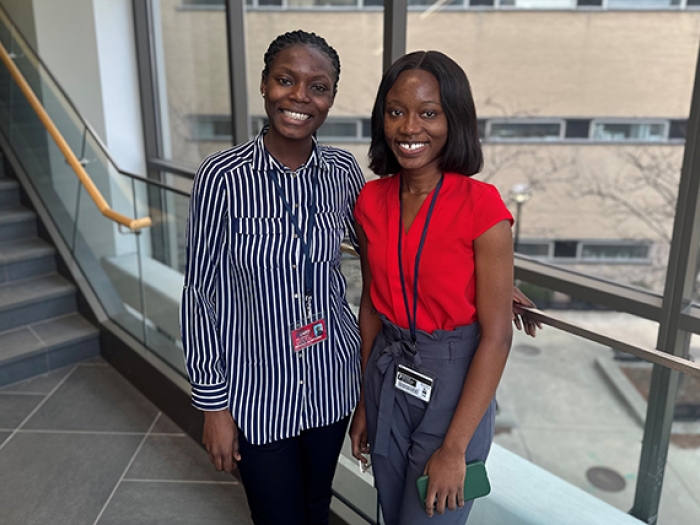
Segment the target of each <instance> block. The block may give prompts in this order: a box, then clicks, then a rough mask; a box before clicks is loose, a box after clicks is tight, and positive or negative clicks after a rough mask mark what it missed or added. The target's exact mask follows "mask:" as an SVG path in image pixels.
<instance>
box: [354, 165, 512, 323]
mask: <svg viewBox="0 0 700 525" xmlns="http://www.w3.org/2000/svg"><path fill="white" fill-rule="evenodd" d="M399 182H400V175H392V176H390V177H384V178H381V179H377V180H373V181H371V182H368V183H367V184H366V185H365V187H364V188H363V189H362V191H361V192H360V195H359V197H358V198H357V203H356V204H355V220H356V221H357V223H358V224H359V225H360V227H361V228H362V229H363V230H364V232H365V235H366V236H367V254H368V258H369V265H370V270H371V272H372V286H371V288H370V294H371V297H372V304H373V305H374V307H375V308H376V309H377V311H378V312H379V313H380V314H383V315H385V316H386V317H387V318H388V319H389V320H390V321H392V322H393V323H394V324H396V325H398V326H401V327H403V328H408V327H409V326H408V318H407V316H406V307H405V306H404V300H403V293H402V291H401V278H400V276H399V265H398V260H399V256H398V239H399V238H398V235H399V213H400V203H399ZM433 191H434V190H433ZM432 197H433V193H432V192H431V193H430V195H428V196H427V197H426V198H425V201H424V202H423V204H422V205H421V208H420V210H419V211H418V215H416V218H415V219H414V221H413V223H412V224H411V227H410V229H409V230H408V233H406V234H404V238H403V241H402V243H403V257H402V261H401V263H402V264H403V272H404V277H405V280H406V292H407V295H408V304H409V308H410V309H411V315H413V281H414V279H413V278H414V269H415V260H416V252H417V251H418V244H419V243H420V238H421V234H422V233H423V227H424V225H425V219H426V215H427V213H428V208H429V207H430V201H431V199H432ZM506 220H507V221H509V222H510V223H511V224H513V217H512V216H511V214H510V212H509V211H508V209H507V208H506V206H505V204H504V203H503V200H502V199H501V196H500V195H499V193H498V190H497V189H496V188H495V187H494V186H492V185H491V184H487V183H485V182H481V181H478V180H475V179H473V178H471V177H466V176H464V175H459V174H456V173H446V174H445V178H444V181H443V184H442V188H441V190H440V193H439V195H438V198H437V200H436V202H435V208H434V210H433V215H432V218H431V220H430V225H429V226H428V234H427V236H426V239H425V245H424V247H423V253H422V255H421V260H420V267H419V270H418V275H419V277H418V313H417V323H416V325H417V327H418V329H419V330H423V331H426V332H429V333H432V332H434V331H435V330H440V329H442V330H453V329H454V328H456V327H458V326H464V325H467V324H470V323H473V322H474V321H476V318H477V316H476V306H475V299H476V282H475V277H474V239H476V238H477V237H479V236H480V235H481V234H482V233H484V232H486V231H487V230H488V229H489V228H491V227H492V226H494V225H496V224H497V223H499V222H500V221H506Z"/></svg>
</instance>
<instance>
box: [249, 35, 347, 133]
mask: <svg viewBox="0 0 700 525" xmlns="http://www.w3.org/2000/svg"><path fill="white" fill-rule="evenodd" d="M334 82H335V72H334V70H333V64H332V63H331V60H330V58H329V57H328V56H326V55H325V54H324V53H323V52H322V51H321V50H319V49H318V48H316V47H314V46H310V45H305V44H298V45H293V46H290V47H288V48H286V49H283V50H282V51H280V52H279V53H278V54H277V56H275V59H274V61H273V63H272V64H271V65H270V68H269V71H268V73H267V75H263V79H262V82H261V84H260V91H261V93H262V94H263V96H264V97H265V112H266V113H267V116H268V118H269V120H270V131H269V132H268V136H269V139H270V141H271V142H273V143H275V144H276V145H281V144H283V143H285V142H288V141H294V142H297V141H309V143H310V142H311V136H312V135H313V133H314V132H315V131H316V130H317V129H318V128H319V127H320V126H321V124H323V122H324V121H325V120H326V117H327V116H328V110H329V109H330V108H331V106H332V105H333V99H334V93H333V86H334Z"/></svg>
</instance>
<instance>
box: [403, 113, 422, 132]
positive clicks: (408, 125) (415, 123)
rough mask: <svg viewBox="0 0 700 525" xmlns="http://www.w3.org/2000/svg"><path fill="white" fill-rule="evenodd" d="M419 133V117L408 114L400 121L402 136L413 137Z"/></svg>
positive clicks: (414, 114)
mask: <svg viewBox="0 0 700 525" xmlns="http://www.w3.org/2000/svg"><path fill="white" fill-rule="evenodd" d="M419 131H420V116H419V115H418V114H416V113H413V112H410V113H407V114H406V116H405V117H404V118H403V119H402V121H401V132H402V133H403V134H404V135H415V134H416V133H418V132H419Z"/></svg>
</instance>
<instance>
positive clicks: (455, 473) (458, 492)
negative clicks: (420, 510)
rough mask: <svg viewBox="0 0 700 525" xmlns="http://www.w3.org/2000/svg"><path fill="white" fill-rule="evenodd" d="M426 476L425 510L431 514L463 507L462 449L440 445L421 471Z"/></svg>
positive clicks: (463, 466) (463, 468) (463, 471)
mask: <svg viewBox="0 0 700 525" xmlns="http://www.w3.org/2000/svg"><path fill="white" fill-rule="evenodd" d="M423 473H424V474H425V475H427V476H428V491H427V492H426V494H425V502H424V504H425V512H426V513H427V514H428V516H431V517H432V515H433V510H435V511H437V513H438V514H443V513H444V512H445V507H447V508H448V509H450V510H455V509H456V508H458V507H459V508H460V509H461V508H462V507H464V476H465V475H466V473H467V465H466V463H465V461H464V450H459V449H450V448H447V447H445V445H444V444H443V446H442V447H440V448H439V449H437V450H436V451H435V452H433V455H432V456H430V459H429V460H428V462H427V463H426V464H425V470H424V471H423Z"/></svg>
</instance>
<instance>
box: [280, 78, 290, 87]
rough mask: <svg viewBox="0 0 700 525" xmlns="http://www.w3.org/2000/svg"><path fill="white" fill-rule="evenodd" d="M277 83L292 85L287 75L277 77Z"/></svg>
mask: <svg viewBox="0 0 700 525" xmlns="http://www.w3.org/2000/svg"><path fill="white" fill-rule="evenodd" d="M277 83H278V84H280V85H282V86H291V85H292V81H291V80H289V79H288V78H287V77H279V78H278V79H277Z"/></svg>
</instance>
